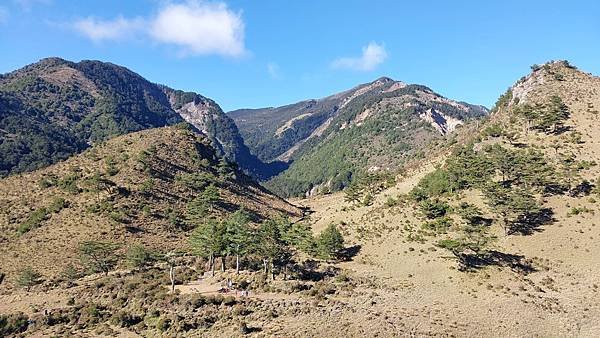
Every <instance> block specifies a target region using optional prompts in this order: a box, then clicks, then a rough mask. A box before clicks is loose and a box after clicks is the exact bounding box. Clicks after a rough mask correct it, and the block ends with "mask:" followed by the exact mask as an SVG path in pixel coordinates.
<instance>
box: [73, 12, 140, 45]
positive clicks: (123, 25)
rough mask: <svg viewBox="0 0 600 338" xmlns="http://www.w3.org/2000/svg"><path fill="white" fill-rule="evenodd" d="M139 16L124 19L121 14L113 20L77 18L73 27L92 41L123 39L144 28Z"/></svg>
mask: <svg viewBox="0 0 600 338" xmlns="http://www.w3.org/2000/svg"><path fill="white" fill-rule="evenodd" d="M145 25H146V24H145V22H144V20H143V19H141V18H136V19H125V18H123V17H122V16H119V17H117V18H116V19H113V20H99V19H96V18H93V17H88V18H85V19H80V20H77V21H76V22H75V23H74V27H75V29H76V30H77V31H79V32H80V33H81V34H82V35H84V36H85V37H87V38H89V39H90V40H92V41H94V42H100V41H104V40H124V39H127V38H131V37H133V36H135V35H136V34H138V33H139V32H141V31H143V30H144V27H145Z"/></svg>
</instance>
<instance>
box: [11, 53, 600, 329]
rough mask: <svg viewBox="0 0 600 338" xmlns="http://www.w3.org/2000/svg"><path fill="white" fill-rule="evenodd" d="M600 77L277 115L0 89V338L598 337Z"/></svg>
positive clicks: (32, 68)
mask: <svg viewBox="0 0 600 338" xmlns="http://www.w3.org/2000/svg"><path fill="white" fill-rule="evenodd" d="M599 107H600V78H598V77H596V76H594V75H592V74H589V73H585V72H584V71H582V70H579V69H577V68H576V67H575V66H573V65H571V64H570V63H569V62H567V61H550V62H548V63H546V64H543V65H533V66H532V68H531V72H530V73H529V74H527V75H525V76H524V77H522V78H521V79H519V80H517V81H516V82H515V83H514V84H513V85H512V86H511V87H510V88H509V89H508V90H507V91H506V92H505V93H502V94H501V95H500V96H499V99H498V102H497V103H496V105H495V106H494V107H493V108H491V109H487V108H486V107H482V106H478V105H473V104H469V103H465V102H461V101H455V100H452V99H449V98H445V97H443V96H441V95H439V94H437V93H436V92H435V91H434V90H432V89H430V88H428V87H426V86H424V85H416V84H406V83H403V82H401V81H396V80H392V79H390V78H385V77H384V78H379V79H376V80H375V81H373V82H371V83H366V84H362V85H358V86H357V87H354V88H352V89H349V90H347V91H344V92H341V93H337V94H333V95H330V96H326V97H323V98H320V99H309V100H306V101H302V102H298V103H293V104H290V105H286V106H282V107H270V108H263V109H242V110H236V111H233V112H228V113H225V112H223V111H222V110H221V108H220V107H219V106H218V104H217V103H216V102H214V101H213V100H211V99H209V98H206V97H204V96H202V95H200V94H198V93H192V92H184V91H180V90H175V89H171V88H169V87H166V86H164V85H158V84H154V83H151V82H149V81H147V80H145V79H144V78H143V77H141V76H140V75H138V74H136V73H134V72H132V71H131V70H128V69H126V68H124V67H121V66H117V65H114V64H110V63H103V62H99V61H81V62H77V63H75V62H70V61H66V60H62V59H58V58H49V59H44V60H42V61H40V62H38V63H36V64H32V65H29V66H26V67H24V68H22V69H19V70H16V71H14V72H11V73H8V74H4V75H2V76H0V175H2V177H3V178H2V179H0V243H1V245H0V336H7V337H12V336H14V337H21V336H39V337H43V336H57V337H58V336H77V337H98V336H121V337H238V336H240V337H241V336H251V337H272V336H274V337H316V336H329V337H354V336H357V337H364V336H369V337H397V336H411V337H412V336H419V337H420V336H444V337H446V336H452V337H463V336H464V337H480V336H486V337H522V336H536V337H538V336H539V337H548V336H551V337H554V336H560V337H595V336H598V334H599V332H600V323H599V321H598V318H600V274H599V273H598V271H600V216H598V215H599V214H600V207H599V206H600V204H599V200H600V168H599V166H598V163H599V162H600V128H599V123H600V122H599V121H600V117H599V114H600V110H599V109H600V108H599Z"/></svg>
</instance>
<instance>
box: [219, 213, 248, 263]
mask: <svg viewBox="0 0 600 338" xmlns="http://www.w3.org/2000/svg"><path fill="white" fill-rule="evenodd" d="M249 223H250V217H249V216H248V214H247V213H246V212H245V211H244V210H238V211H236V212H234V213H233V214H231V215H230V216H229V218H228V219H227V220H226V221H225V238H226V242H227V252H228V254H232V255H235V273H236V274H239V273H240V255H244V254H245V253H246V252H247V251H248V249H249V245H250V229H249V228H248V224H249Z"/></svg>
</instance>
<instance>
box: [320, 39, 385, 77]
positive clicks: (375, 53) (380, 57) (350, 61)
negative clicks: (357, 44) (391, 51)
mask: <svg viewBox="0 0 600 338" xmlns="http://www.w3.org/2000/svg"><path fill="white" fill-rule="evenodd" d="M387 56H388V55H387V52H386V51H385V47H384V46H383V45H380V44H377V43H376V42H371V43H369V44H368V45H367V46H365V47H363V48H362V55H360V56H358V57H342V58H339V59H336V60H334V61H333V62H332V63H331V66H332V67H333V68H337V69H352V70H358V71H371V70H373V69H375V68H377V66H379V65H380V64H381V63H383V62H384V61H385V59H387Z"/></svg>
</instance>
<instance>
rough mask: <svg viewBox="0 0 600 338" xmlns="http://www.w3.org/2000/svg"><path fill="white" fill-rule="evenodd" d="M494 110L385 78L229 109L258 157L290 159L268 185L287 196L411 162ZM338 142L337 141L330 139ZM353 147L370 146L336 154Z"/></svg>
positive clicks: (335, 186)
mask: <svg viewBox="0 0 600 338" xmlns="http://www.w3.org/2000/svg"><path fill="white" fill-rule="evenodd" d="M487 113H488V110H487V108H485V107H483V106H476V105H469V104H466V103H462V102H458V101H453V100H449V99H447V98H445V97H443V96H441V95H439V94H437V93H435V92H434V91H433V90H431V89H430V88H428V87H426V86H422V85H414V84H406V83H404V82H401V81H395V80H393V79H391V78H388V77H380V78H378V79H376V80H374V81H372V82H369V83H365V84H361V85H358V86H355V87H353V88H351V89H349V90H346V91H342V92H340V93H336V94H333V95H329V96H326V97H323V98H321V99H312V100H304V101H300V102H297V103H294V104H290V105H286V106H281V107H275V108H264V109H251V110H247V109H246V110H236V111H232V112H229V113H228V115H230V116H231V117H232V118H233V120H234V121H235V122H236V124H237V125H238V129H239V130H240V133H241V134H242V136H243V138H244V140H245V142H246V144H247V145H248V147H249V148H250V149H251V151H252V153H254V154H255V155H257V157H258V158H260V159H261V160H263V161H265V162H269V161H284V162H289V163H290V168H289V169H287V170H285V171H283V172H282V173H280V174H279V175H278V176H275V177H274V178H272V179H271V180H270V181H269V182H267V183H266V185H267V186H268V187H269V188H270V189H273V190H274V191H276V192H277V193H279V194H282V196H297V195H302V194H305V193H309V194H312V193H316V192H317V191H319V192H328V191H336V190H339V189H343V188H344V187H346V186H348V185H349V184H350V182H351V181H352V176H357V175H364V174H366V172H367V171H373V170H374V171H380V169H382V170H383V171H389V170H396V169H398V168H399V167H400V165H401V162H402V161H404V160H403V159H402V158H400V157H401V156H409V153H410V152H411V151H417V150H418V149H420V148H421V146H422V145H425V144H427V143H429V142H430V141H431V140H433V139H437V138H439V137H440V136H441V137H445V136H446V135H447V134H450V133H452V132H453V131H454V129H456V127H458V126H459V125H461V124H463V123H465V122H466V121H469V120H470V119H474V118H481V117H483V116H485V115H487ZM421 122H424V123H425V124H421ZM356 128H358V129H356ZM386 128H387V130H386ZM423 128H424V129H423ZM433 131H435V132H433ZM340 138H344V140H342V139H340ZM368 139H372V141H373V142H383V143H385V144H386V145H382V147H384V148H386V147H387V148H394V149H396V150H397V151H396V152H395V153H394V154H392V153H389V152H387V151H385V152H387V154H383V155H382V156H380V155H381V154H376V153H373V149H367V148H366V147H365V146H364V145H365V143H366V142H368V141H367V140H368ZM377 140H381V141H377ZM399 140H403V142H402V144H403V146H402V147H401V148H402V149H399V148H397V147H398V145H399V143H400V142H398V141H399ZM333 143H335V144H336V146H335V147H331V146H327V144H333ZM323 147H325V148H327V147H329V148H327V149H324V148H323ZM348 147H353V148H362V149H361V150H360V151H359V152H358V153H357V152H355V151H351V152H346V153H345V154H342V155H339V158H335V157H336V156H338V155H336V153H339V152H340V150H342V151H343V150H344V149H345V148H348ZM399 154H400V155H399ZM399 156H400V157H399ZM311 158H312V159H311ZM311 161H312V162H311ZM331 161H334V162H335V164H334V163H332V162H331ZM301 162H310V164H308V165H303V164H302V163H301ZM328 162H329V163H330V164H329V165H327V166H326V165H325V163H328ZM315 171H321V172H326V173H325V174H320V173H315ZM286 186H292V188H288V187H286ZM317 186H318V188H317V189H316V190H315V189H314V188H315V187H317Z"/></svg>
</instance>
